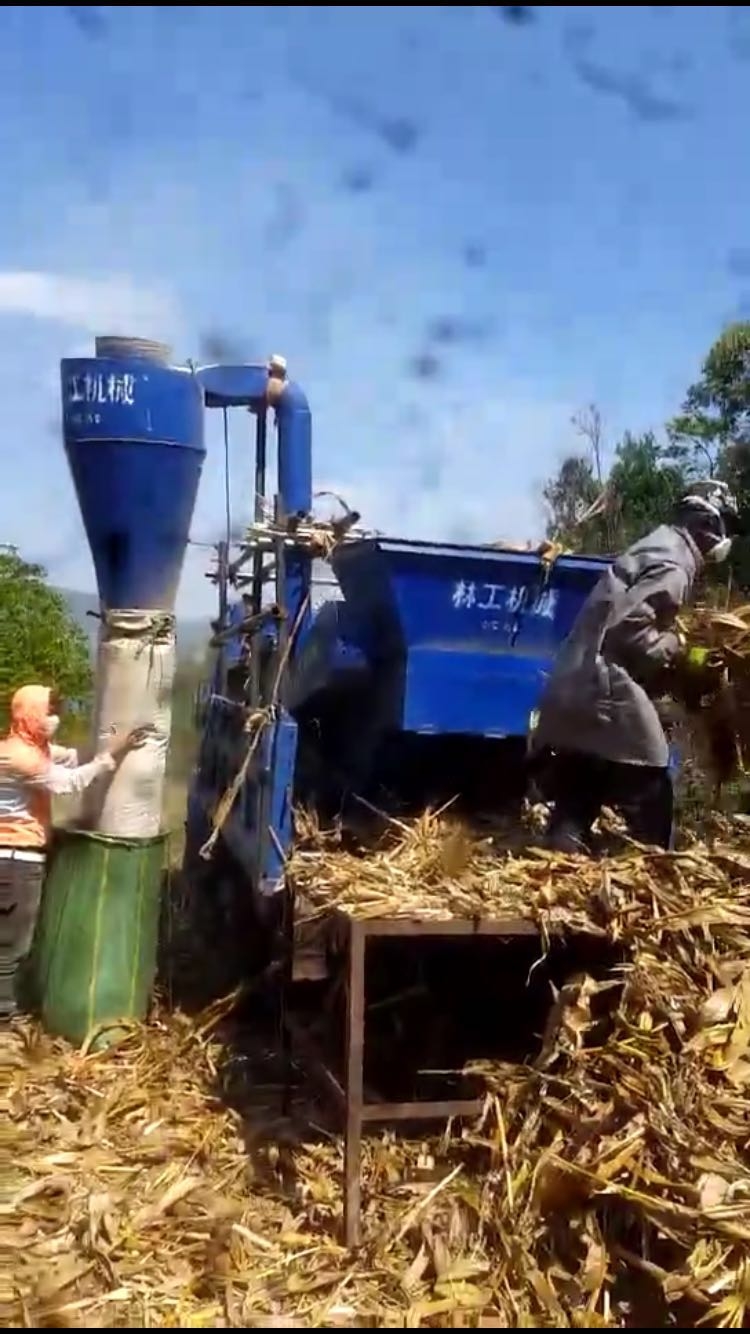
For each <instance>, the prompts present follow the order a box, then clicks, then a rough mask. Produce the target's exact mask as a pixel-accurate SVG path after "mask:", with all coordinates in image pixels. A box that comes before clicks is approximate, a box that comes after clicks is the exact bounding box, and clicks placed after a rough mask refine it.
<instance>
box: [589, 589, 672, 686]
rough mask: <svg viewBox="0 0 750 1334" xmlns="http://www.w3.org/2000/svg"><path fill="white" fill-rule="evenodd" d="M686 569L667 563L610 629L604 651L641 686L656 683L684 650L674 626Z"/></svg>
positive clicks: (654, 684) (658, 682)
mask: <svg viewBox="0 0 750 1334" xmlns="http://www.w3.org/2000/svg"><path fill="white" fill-rule="evenodd" d="M689 588H690V586H689V581H688V577H687V575H686V574H685V572H684V571H683V570H681V569H678V568H677V567H676V566H668V567H666V568H664V569H663V570H660V571H659V572H658V573H653V574H652V575H650V576H649V577H648V579H647V580H644V581H643V597H642V599H641V600H640V601H639V602H638V603H637V605H636V606H635V607H634V608H633V610H632V611H631V612H630V613H629V615H628V616H626V617H625V619H624V620H623V621H621V623H620V624H619V625H617V626H614V627H613V629H612V630H611V631H610V632H609V634H608V635H607V638H606V652H607V655H608V656H611V657H612V658H614V659H615V661H617V662H620V663H621V664H622V666H623V667H624V668H625V669H626V671H628V672H630V673H632V675H633V676H634V677H635V678H636V679H637V680H639V681H641V683H642V684H643V685H644V686H647V687H648V686H657V685H659V684H660V683H661V681H662V680H663V676H664V673H665V672H666V671H668V669H669V668H670V667H672V666H674V664H675V662H676V661H677V660H678V659H679V657H680V655H681V653H682V650H683V641H682V637H681V635H680V634H679V633H678V631H677V629H676V627H675V621H676V619H677V615H678V613H679V611H680V610H681V608H682V607H684V605H685V600H686V598H687V595H688V592H689Z"/></svg>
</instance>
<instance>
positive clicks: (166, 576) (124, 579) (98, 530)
mask: <svg viewBox="0 0 750 1334" xmlns="http://www.w3.org/2000/svg"><path fill="white" fill-rule="evenodd" d="M97 351H98V352H99V351H101V352H103V353H106V354H105V355H96V356H94V357H84V358H76V359H65V360H64V361H62V362H61V366H60V370H61V388H62V411H63V433H64V440H65V451H66V454H67V457H68V462H69V465H70V470H71V473H72V476H73V483H74V485H75V488H76V493H77V495H78V503H79V505H80V507H81V514H82V516H83V522H84V526H85V529H86V536H87V537H88V541H89V546H90V548H91V554H92V557H93V560H94V568H95V570H96V578H97V585H98V589H99V597H100V599H101V602H102V603H103V605H104V606H105V607H107V608H132V609H136V610H137V609H144V610H146V609H157V608H158V609H163V610H165V611H172V610H173V608H174V603H175V597H176V594H177V587H178V584H179V580H180V574H181V571H182V564H183V560H184V557H185V548H186V546H187V541H188V535H189V531H190V523H191V520H192V516H193V509H194V506H195V499H196V495H197V491H198V484H199V481H200V475H201V470H202V467H203V460H204V458H205V454H206V450H205V446H204V443H203V429H204V427H203V422H204V413H203V399H204V396H203V390H202V387H201V385H200V384H199V382H198V380H197V379H196V377H195V375H194V374H193V373H192V371H191V370H189V369H182V368H176V367H173V366H170V365H169V364H168V355H169V354H168V351H167V349H163V348H160V347H159V346H158V345H153V344H146V343H142V342H139V341H138V340H134V339H102V340H97Z"/></svg>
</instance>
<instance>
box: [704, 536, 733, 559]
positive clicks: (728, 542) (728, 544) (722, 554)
mask: <svg viewBox="0 0 750 1334" xmlns="http://www.w3.org/2000/svg"><path fill="white" fill-rule="evenodd" d="M731 550H732V539H731V537H722V539H721V541H720V542H717V543H716V546H715V547H712V548H711V550H710V551H709V552H707V553H706V560H710V561H711V564H712V565H720V564H721V562H722V561H723V560H726V558H727V556H728V555H729V553H730V551H731Z"/></svg>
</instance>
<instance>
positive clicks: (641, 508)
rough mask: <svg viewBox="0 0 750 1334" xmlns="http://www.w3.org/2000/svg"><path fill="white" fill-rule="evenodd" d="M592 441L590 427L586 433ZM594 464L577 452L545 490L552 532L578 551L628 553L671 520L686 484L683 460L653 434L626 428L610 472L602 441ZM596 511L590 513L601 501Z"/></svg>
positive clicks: (552, 535) (549, 528) (551, 533)
mask: <svg viewBox="0 0 750 1334" xmlns="http://www.w3.org/2000/svg"><path fill="white" fill-rule="evenodd" d="M581 433H582V434H585V435H587V436H588V437H589V438H590V439H591V436H590V433H589V431H588V430H586V431H582V432H581ZM592 451H593V458H592V461H591V462H589V461H588V460H587V459H586V458H584V457H583V456H581V455H571V456H570V457H569V458H567V459H565V460H564V462H563V463H562V465H561V467H560V470H559V472H558V473H557V475H556V476H555V477H553V478H552V479H551V480H550V481H549V482H548V483H547V484H546V486H545V487H544V488H543V491H542V495H543V497H544V500H545V503H546V506H547V510H548V516H549V517H548V523H547V536H548V537H552V538H555V539H557V540H558V541H560V542H562V543H563V545H564V546H567V547H571V548H572V549H573V550H575V551H589V552H591V553H599V554H607V553H614V552H617V551H622V550H623V549H624V548H625V547H627V546H629V545H630V543H631V542H635V541H636V540H637V539H638V538H639V537H643V535H644V534H645V533H647V532H648V531H649V529H651V528H655V527H656V526H657V525H658V524H660V523H664V522H666V521H667V520H668V519H669V516H670V513H671V511H672V508H673V506H674V504H675V502H676V501H677V500H678V499H679V496H680V494H681V492H682V491H683V490H684V487H685V475H684V470H683V468H682V466H681V464H680V463H679V462H678V461H676V460H675V459H674V458H673V457H672V454H671V451H670V450H669V449H666V448H665V447H664V446H662V445H660V444H659V443H658V442H657V440H656V438H655V436H654V435H653V434H652V432H650V431H647V432H646V433H645V434H644V435H631V434H630V432H626V433H625V435H624V436H623V438H622V440H621V441H620V443H619V444H618V445H617V447H616V449H615V452H614V457H613V460H612V465H611V467H610V469H609V474H608V476H606V477H604V476H602V483H601V485H600V483H599V481H598V478H597V476H596V475H595V471H594V470H595V469H596V471H597V473H599V474H600V475H601V473H602V471H603V470H602V465H601V445H600V443H599V444H598V446H597V448H596V450H594V449H593V442H592ZM598 497H601V498H602V502H603V503H602V505H601V507H600V508H599V509H598V511H597V512H596V513H594V514H593V515H591V516H590V517H589V518H586V517H585V515H586V513H587V511H589V510H590V509H591V507H592V505H593V504H594V502H595V501H596V500H597V498H598Z"/></svg>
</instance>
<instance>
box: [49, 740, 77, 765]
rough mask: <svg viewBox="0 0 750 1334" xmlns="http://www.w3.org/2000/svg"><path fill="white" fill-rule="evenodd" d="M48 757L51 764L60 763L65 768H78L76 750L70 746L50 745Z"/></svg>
mask: <svg viewBox="0 0 750 1334" xmlns="http://www.w3.org/2000/svg"><path fill="white" fill-rule="evenodd" d="M49 753H50V758H51V760H52V763H53V764H61V765H62V766H63V768H65V769H77V768H78V751H77V750H73V749H72V747H70V746H50V748H49Z"/></svg>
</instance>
